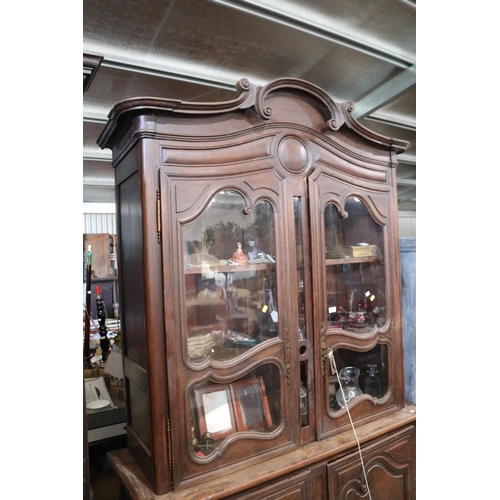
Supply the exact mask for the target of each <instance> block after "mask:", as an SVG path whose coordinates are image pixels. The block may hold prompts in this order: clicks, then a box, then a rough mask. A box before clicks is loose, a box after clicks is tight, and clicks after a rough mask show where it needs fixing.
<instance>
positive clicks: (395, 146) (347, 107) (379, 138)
mask: <svg viewBox="0 0 500 500" xmlns="http://www.w3.org/2000/svg"><path fill="white" fill-rule="evenodd" d="M354 109H355V105H354V103H353V102H351V101H347V102H344V103H343V104H342V110H343V114H344V117H345V123H346V125H347V126H348V127H349V128H350V129H351V130H352V131H353V132H356V133H357V134H359V135H361V136H362V137H364V138H365V139H368V140H370V141H372V142H376V143H377V144H381V145H382V146H386V147H389V148H391V150H394V151H395V152H396V153H402V152H403V151H405V150H406V149H407V148H408V146H409V145H410V143H409V142H408V141H403V140H401V139H395V138H393V137H386V136H385V135H382V134H379V133H377V132H374V131H373V130H370V129H369V128H366V127H365V126H363V125H361V123H359V122H358V120H356V118H354V116H353V114H352V113H353V111H354ZM391 162H392V166H394V167H395V166H397V164H398V162H397V160H396V159H395V158H392V156H391Z"/></svg>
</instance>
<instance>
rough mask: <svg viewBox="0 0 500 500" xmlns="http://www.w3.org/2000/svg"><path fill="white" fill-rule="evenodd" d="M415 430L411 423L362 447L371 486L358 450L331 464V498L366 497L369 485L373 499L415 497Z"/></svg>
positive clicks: (329, 468)
mask: <svg viewBox="0 0 500 500" xmlns="http://www.w3.org/2000/svg"><path fill="white" fill-rule="evenodd" d="M414 433H415V427H414V426H410V427H407V428H406V429H403V430H402V431H399V432H397V433H395V434H393V435H392V436H389V437H387V438H383V439H381V440H379V441H376V442H375V443H373V444H371V445H367V446H365V447H363V448H362V454H363V462H364V464H365V470H366V476H367V478H368V486H367V484H366V480H365V475H364V473H363V469H362V466H361V462H360V457H359V453H358V452H355V453H352V454H350V455H347V456H346V457H343V458H341V459H339V460H336V461H334V462H332V463H331V464H329V465H328V492H329V498H330V500H333V499H335V500H358V499H366V498H369V496H368V488H369V490H370V493H371V498H372V500H388V499H390V500H414V499H415V465H414V464H415V446H414Z"/></svg>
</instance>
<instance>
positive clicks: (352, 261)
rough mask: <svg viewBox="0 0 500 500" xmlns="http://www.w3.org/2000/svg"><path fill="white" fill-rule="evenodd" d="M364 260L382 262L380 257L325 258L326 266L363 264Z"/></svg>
mask: <svg viewBox="0 0 500 500" xmlns="http://www.w3.org/2000/svg"><path fill="white" fill-rule="evenodd" d="M366 262H382V257H379V256H377V255H376V256H372V257H344V258H342V259H326V265H327V266H339V265H342V264H364V263H366Z"/></svg>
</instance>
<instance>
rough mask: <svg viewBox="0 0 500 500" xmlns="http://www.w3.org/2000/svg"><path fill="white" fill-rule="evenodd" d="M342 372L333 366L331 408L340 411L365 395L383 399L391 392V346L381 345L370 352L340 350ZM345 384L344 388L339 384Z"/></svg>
mask: <svg viewBox="0 0 500 500" xmlns="http://www.w3.org/2000/svg"><path fill="white" fill-rule="evenodd" d="M333 355H334V357H335V365H336V366H337V370H338V373H333V372H332V368H331V366H330V369H329V372H328V373H329V377H328V382H329V398H330V400H329V404H330V410H331V411H334V412H335V411H339V410H341V409H342V408H344V407H345V403H346V402H347V403H350V402H351V401H352V400H354V399H355V398H356V397H357V396H360V395H361V394H369V395H371V396H372V397H373V398H375V399H381V398H383V397H384V396H385V394H387V391H388V388H389V384H388V369H387V346H386V345H383V344H379V345H377V346H375V347H374V348H373V349H371V350H370V351H367V352H357V351H351V350H349V349H338V350H337V351H335V352H334V353H333ZM339 377H340V384H342V389H343V391H342V390H341V389H340V384H339Z"/></svg>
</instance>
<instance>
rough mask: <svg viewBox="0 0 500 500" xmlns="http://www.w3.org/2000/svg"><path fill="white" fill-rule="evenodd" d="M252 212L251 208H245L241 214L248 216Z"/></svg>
mask: <svg viewBox="0 0 500 500" xmlns="http://www.w3.org/2000/svg"><path fill="white" fill-rule="evenodd" d="M252 212H253V208H252V207H245V208H244V209H243V213H244V214H245V215H250V214H251V213H252Z"/></svg>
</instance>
